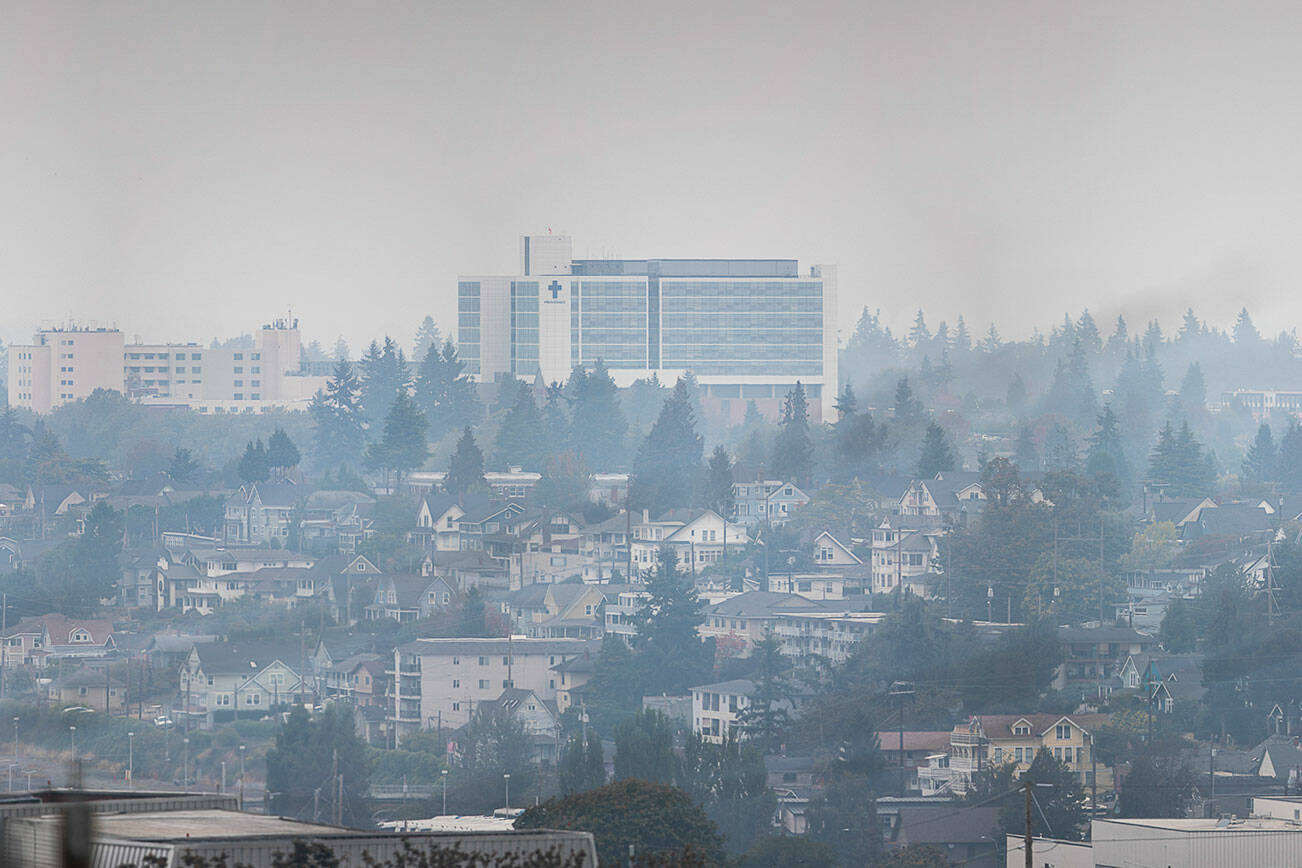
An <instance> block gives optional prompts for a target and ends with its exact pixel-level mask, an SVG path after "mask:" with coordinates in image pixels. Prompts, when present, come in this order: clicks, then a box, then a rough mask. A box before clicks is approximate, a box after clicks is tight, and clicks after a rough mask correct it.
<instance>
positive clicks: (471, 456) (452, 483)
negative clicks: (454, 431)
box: [443, 425, 486, 495]
mask: <svg viewBox="0 0 1302 868" xmlns="http://www.w3.org/2000/svg"><path fill="white" fill-rule="evenodd" d="M443 487H444V488H445V489H446V490H447V491H448V493H449V494H457V495H462V494H466V493H467V492H471V491H475V490H478V489H481V488H485V487H486V483H485V481H484V453H483V452H481V451H480V450H479V446H478V445H477V444H476V443H475V435H474V434H473V433H471V431H470V426H469V425H467V426H466V427H465V428H462V429H461V439H459V440H458V441H457V448H456V450H455V451H454V452H453V453H452V464H451V465H450V466H449V467H448V475H447V476H446V477H444V479H443Z"/></svg>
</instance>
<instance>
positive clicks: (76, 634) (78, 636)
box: [72, 630, 90, 642]
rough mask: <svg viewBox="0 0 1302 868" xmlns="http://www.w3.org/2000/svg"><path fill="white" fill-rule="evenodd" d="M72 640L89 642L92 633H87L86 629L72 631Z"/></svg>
mask: <svg viewBox="0 0 1302 868" xmlns="http://www.w3.org/2000/svg"><path fill="white" fill-rule="evenodd" d="M72 641H73V642H89V641H90V634H89V633H87V632H86V631H85V630H73V631H72Z"/></svg>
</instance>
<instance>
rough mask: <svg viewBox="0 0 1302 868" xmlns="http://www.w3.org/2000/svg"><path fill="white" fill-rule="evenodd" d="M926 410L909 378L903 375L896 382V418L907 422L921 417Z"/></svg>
mask: <svg viewBox="0 0 1302 868" xmlns="http://www.w3.org/2000/svg"><path fill="white" fill-rule="evenodd" d="M924 412H926V411H925V410H924V409H923V406H922V402H920V401H919V400H918V399H917V398H915V397H914V396H913V388H912V387H911V386H909V378H908V377H901V378H900V381H899V382H898V383H896V384H895V418H896V419H898V420H899V421H900V422H903V423H906V424H907V423H910V422H916V421H917V420H919V419H921V418H922V414H923V413H924Z"/></svg>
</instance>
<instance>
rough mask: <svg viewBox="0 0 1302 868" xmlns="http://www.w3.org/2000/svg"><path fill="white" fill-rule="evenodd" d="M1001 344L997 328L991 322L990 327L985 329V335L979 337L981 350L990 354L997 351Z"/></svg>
mask: <svg viewBox="0 0 1302 868" xmlns="http://www.w3.org/2000/svg"><path fill="white" fill-rule="evenodd" d="M1001 346H1003V341H1002V340H1000V338H999V329H997V328H995V324H994V323H991V324H990V328H989V329H988V330H987V331H986V336H985V337H984V338H982V339H981V352H983V353H985V354H986V355H990V354H992V353H995V352H998V351H999V348H1000V347H1001Z"/></svg>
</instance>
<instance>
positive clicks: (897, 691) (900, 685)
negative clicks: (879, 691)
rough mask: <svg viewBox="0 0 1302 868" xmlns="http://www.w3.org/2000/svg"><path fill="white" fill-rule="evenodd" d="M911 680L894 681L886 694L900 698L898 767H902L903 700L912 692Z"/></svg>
mask: <svg viewBox="0 0 1302 868" xmlns="http://www.w3.org/2000/svg"><path fill="white" fill-rule="evenodd" d="M914 692H915V691H914V688H913V682H911V681H896V682H895V683H893V684H892V685H891V689H890V692H889V694H888V695H890V696H898V697H899V698H900V768H904V700H905V698H906V697H909V696H912V695H913V694H914Z"/></svg>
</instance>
